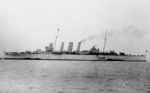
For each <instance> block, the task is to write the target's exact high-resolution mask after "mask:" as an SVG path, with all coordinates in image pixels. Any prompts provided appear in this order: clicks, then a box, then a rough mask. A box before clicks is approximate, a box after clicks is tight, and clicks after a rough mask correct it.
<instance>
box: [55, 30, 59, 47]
mask: <svg viewBox="0 0 150 93" xmlns="http://www.w3.org/2000/svg"><path fill="white" fill-rule="evenodd" d="M59 31H60V29H59V28H57V33H56V37H55V42H54V49H55V50H56V45H57V40H58V33H59Z"/></svg>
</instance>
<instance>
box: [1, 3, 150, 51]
mask: <svg viewBox="0 0 150 93" xmlns="http://www.w3.org/2000/svg"><path fill="white" fill-rule="evenodd" d="M57 27H59V28H60V33H59V40H58V43H59V42H61V41H65V42H66V43H67V42H69V41H74V42H75V43H77V42H78V41H80V40H82V39H84V38H87V37H94V38H90V40H88V41H86V42H84V44H83V45H82V48H89V47H91V46H92V45H96V46H97V47H99V48H100V49H102V47H103V39H104V32H106V31H107V39H108V40H107V49H108V50H110V49H113V50H117V51H127V52H144V50H145V49H150V43H149V42H150V32H149V30H150V1H149V0H1V1H0V50H1V51H20V50H34V49H36V48H42V49H43V48H44V47H45V46H46V45H48V44H49V42H53V41H54V39H55V35H56V31H57ZM66 46H67V45H66Z"/></svg>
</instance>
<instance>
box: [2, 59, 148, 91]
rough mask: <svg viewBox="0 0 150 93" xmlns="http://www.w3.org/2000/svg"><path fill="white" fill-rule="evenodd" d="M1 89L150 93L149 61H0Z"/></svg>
mask: <svg viewBox="0 0 150 93" xmlns="http://www.w3.org/2000/svg"><path fill="white" fill-rule="evenodd" d="M0 82H1V83H0V93H150V63H139V62H134V63H133V62H129V63H128V62H102V61H97V62H96V61H94V62H91V61H82V62H80V61H37V60H36V61H29V60H28V61H27V60H16V61H15V60H1V61H0Z"/></svg>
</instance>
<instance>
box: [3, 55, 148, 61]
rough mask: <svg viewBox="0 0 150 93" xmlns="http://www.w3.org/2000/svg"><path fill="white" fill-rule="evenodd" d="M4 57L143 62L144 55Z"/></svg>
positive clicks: (10, 56) (9, 57) (10, 57)
mask: <svg viewBox="0 0 150 93" xmlns="http://www.w3.org/2000/svg"><path fill="white" fill-rule="evenodd" d="M4 59H30V60H70V61H71V60H72V61H135V62H145V61H146V58H145V56H135V55H125V56H121V55H119V56H118V55H75V54H45V53H43V54H26V55H17V56H12V55H7V56H5V58H4Z"/></svg>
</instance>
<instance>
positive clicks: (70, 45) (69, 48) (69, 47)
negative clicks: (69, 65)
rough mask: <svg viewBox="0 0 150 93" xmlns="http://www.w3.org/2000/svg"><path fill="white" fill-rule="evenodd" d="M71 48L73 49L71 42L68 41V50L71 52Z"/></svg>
mask: <svg viewBox="0 0 150 93" xmlns="http://www.w3.org/2000/svg"><path fill="white" fill-rule="evenodd" d="M72 50H73V42H69V45H68V52H72Z"/></svg>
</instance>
